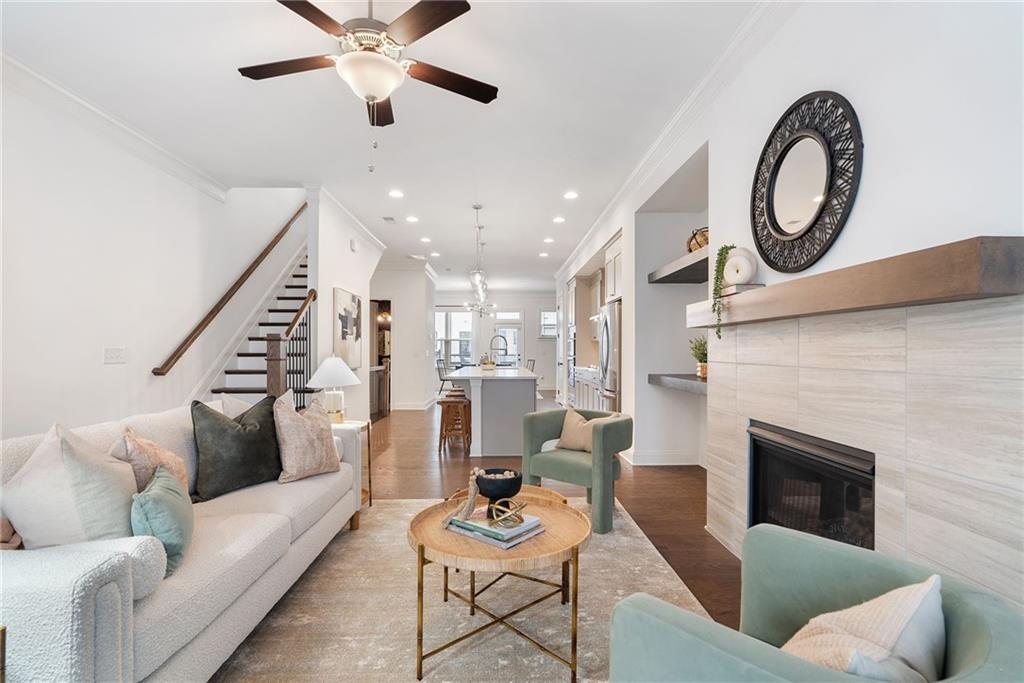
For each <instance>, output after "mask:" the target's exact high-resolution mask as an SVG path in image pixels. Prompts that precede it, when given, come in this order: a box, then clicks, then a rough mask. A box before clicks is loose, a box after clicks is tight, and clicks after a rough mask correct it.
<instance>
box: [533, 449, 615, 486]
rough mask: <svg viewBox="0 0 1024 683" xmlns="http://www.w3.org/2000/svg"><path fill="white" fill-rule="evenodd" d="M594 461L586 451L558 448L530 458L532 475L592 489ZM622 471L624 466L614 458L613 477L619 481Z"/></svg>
mask: <svg viewBox="0 0 1024 683" xmlns="http://www.w3.org/2000/svg"><path fill="white" fill-rule="evenodd" d="M592 460H593V455H592V454H591V453H587V452H586V451H569V450H565V449H564V448H556V449H554V450H552V451H543V452H541V453H536V454H534V455H533V456H532V457H531V458H530V474H534V475H536V476H538V477H549V478H551V479H557V480H559V481H567V482H569V483H572V484H578V485H580V486H586V487H587V488H590V486H591V484H592V482H593V479H594V475H593V472H592V464H591V463H592ZM621 470H622V465H621V464H620V463H619V458H618V457H617V456H612V477H613V478H615V479H618V478H619V473H620V472H621Z"/></svg>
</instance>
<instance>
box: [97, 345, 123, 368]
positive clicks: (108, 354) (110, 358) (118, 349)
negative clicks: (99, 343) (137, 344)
mask: <svg viewBox="0 0 1024 683" xmlns="http://www.w3.org/2000/svg"><path fill="white" fill-rule="evenodd" d="M127 362H128V349H126V348H125V347H123V346H108V347H106V348H104V349H103V364H104V365H124V364H125V363H127Z"/></svg>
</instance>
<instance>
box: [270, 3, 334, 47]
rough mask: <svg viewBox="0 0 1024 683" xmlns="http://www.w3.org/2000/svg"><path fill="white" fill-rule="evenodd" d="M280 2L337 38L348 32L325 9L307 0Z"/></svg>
mask: <svg viewBox="0 0 1024 683" xmlns="http://www.w3.org/2000/svg"><path fill="white" fill-rule="evenodd" d="M277 1H278V2H279V3H281V4H282V5H284V6H285V7H287V8H288V9H290V10H291V11H293V12H295V13H296V14H298V15H299V16H300V17H302V18H303V19H305V20H306V21H308V22H309V23H311V24H313V25H314V26H316V27H318V28H319V29H320V30H321V31H324V32H325V33H329V34H330V35H332V36H334V37H335V38H340V37H341V36H343V35H345V34H346V33H348V31H347V30H345V27H344V26H342V25H341V24H339V23H338V22H336V21H335V20H334V19H331V18H330V17H329V16H327V15H326V14H324V12H323V11H321V10H319V9H317V8H316V7H315V6H314V5H312V4H311V3H309V2H306V0H277Z"/></svg>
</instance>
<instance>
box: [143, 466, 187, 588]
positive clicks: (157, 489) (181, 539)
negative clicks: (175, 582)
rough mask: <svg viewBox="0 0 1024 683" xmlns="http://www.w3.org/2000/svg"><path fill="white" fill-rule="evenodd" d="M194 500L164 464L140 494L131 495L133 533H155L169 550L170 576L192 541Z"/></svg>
mask: <svg viewBox="0 0 1024 683" xmlns="http://www.w3.org/2000/svg"><path fill="white" fill-rule="evenodd" d="M193 521H194V520H193V515H192V501H191V500H190V499H189V497H188V490H187V489H186V488H185V487H184V486H182V484H181V481H179V480H178V478H177V477H175V476H174V475H173V474H171V473H170V472H169V471H168V470H166V469H164V467H163V466H162V465H161V466H160V467H157V468H156V471H155V472H154V473H153V478H152V479H150V480H149V484H147V485H146V488H144V489H143V490H142V492H141V493H136V494H135V495H133V496H132V534H134V535H135V536H155V537H156V539H157V540H158V541H160V542H161V543H163V545H164V550H165V551H166V552H167V573H166V574H164V576H165V577H166V576H170V575H171V574H172V573H173V572H174V570H175V569H177V568H178V565H179V564H180V563H181V558H182V557H183V556H184V555H185V550H186V549H187V548H188V546H189V545H190V544H191V543H192V525H193Z"/></svg>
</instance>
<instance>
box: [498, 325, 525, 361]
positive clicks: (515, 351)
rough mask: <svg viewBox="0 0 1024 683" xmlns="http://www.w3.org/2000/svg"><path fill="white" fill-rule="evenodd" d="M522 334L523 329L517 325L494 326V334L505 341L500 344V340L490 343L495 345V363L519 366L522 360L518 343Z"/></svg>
mask: <svg viewBox="0 0 1024 683" xmlns="http://www.w3.org/2000/svg"><path fill="white" fill-rule="evenodd" d="M522 332H523V328H522V326H521V325H520V324H519V323H511V324H506V325H501V324H499V325H495V326H494V334H496V335H500V336H501V337H502V338H504V340H505V341H504V342H502V341H501V340H500V339H496V340H493V342H492V343H494V344H495V354H494V355H495V358H494V360H495V361H497V362H498V363H499V364H501V365H518V364H519V362H520V360H522V344H521V342H520V335H521V334H522Z"/></svg>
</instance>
